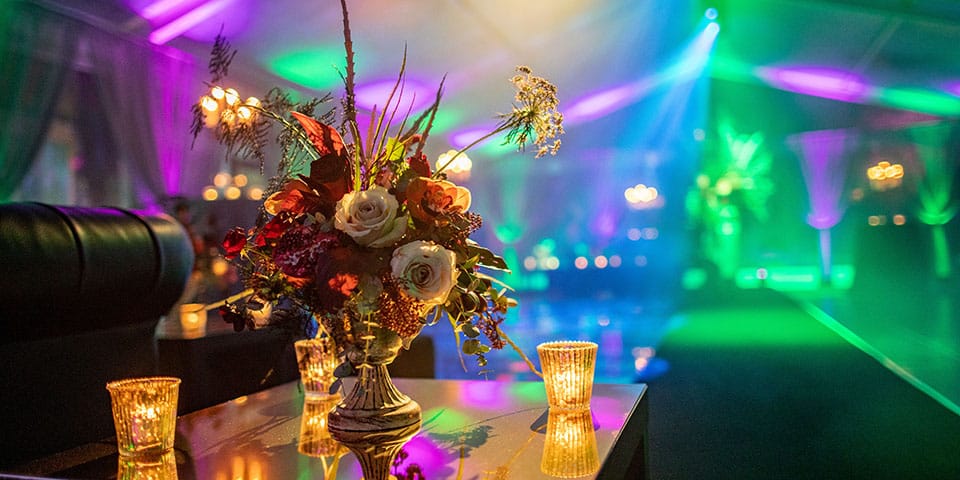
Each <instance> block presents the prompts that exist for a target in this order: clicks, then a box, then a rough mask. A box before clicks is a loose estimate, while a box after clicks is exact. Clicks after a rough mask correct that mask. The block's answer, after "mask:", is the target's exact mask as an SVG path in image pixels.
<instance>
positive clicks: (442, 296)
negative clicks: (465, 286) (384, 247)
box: [390, 240, 459, 305]
mask: <svg viewBox="0 0 960 480" xmlns="http://www.w3.org/2000/svg"><path fill="white" fill-rule="evenodd" d="M456 262H457V255H456V254H454V253H453V252H451V251H450V250H447V249H445V248H443V247H441V246H440V245H437V244H435V243H433V242H425V241H422V240H417V241H413V242H410V243H407V244H405V245H402V246H400V247H399V248H397V249H396V250H394V252H393V258H391V259H390V268H391V270H392V272H393V276H394V277H397V278H398V279H400V283H401V285H403V288H404V290H405V291H406V292H407V294H409V295H410V296H411V297H414V298H416V299H417V300H420V301H422V302H424V303H426V304H428V305H442V304H443V303H445V302H446V301H447V294H449V293H450V289H451V288H453V284H454V283H456V281H457V274H458V273H459V272H458V271H457V268H456Z"/></svg>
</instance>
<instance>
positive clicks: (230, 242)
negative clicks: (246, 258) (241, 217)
mask: <svg viewBox="0 0 960 480" xmlns="http://www.w3.org/2000/svg"><path fill="white" fill-rule="evenodd" d="M246 245H247V232H246V231H245V230H244V229H242V228H240V227H236V228H234V229H232V230H230V231H229V232H227V235H226V237H224V239H223V257H224V258H226V259H227V260H233V259H234V258H237V255H240V252H241V251H242V250H243V247H245V246H246Z"/></svg>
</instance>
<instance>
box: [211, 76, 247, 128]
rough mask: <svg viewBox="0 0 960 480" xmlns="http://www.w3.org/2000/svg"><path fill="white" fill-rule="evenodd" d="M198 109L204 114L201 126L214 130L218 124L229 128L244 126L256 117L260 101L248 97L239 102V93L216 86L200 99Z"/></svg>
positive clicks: (232, 89) (233, 89)
mask: <svg viewBox="0 0 960 480" xmlns="http://www.w3.org/2000/svg"><path fill="white" fill-rule="evenodd" d="M200 108H201V109H202V110H203V112H204V116H203V124H204V126H206V127H207V128H216V127H217V125H219V124H225V125H227V126H229V127H233V126H235V125H236V124H237V123H241V124H246V123H248V122H250V121H252V120H253V119H255V118H256V117H257V109H258V108H260V99H258V98H257V97H249V98H247V99H246V100H245V101H243V102H241V101H240V93H239V92H237V90H236V89H235V88H227V89H224V88H223V87H220V86H218V85H214V86H213V87H211V88H210V94H209V95H204V96H202V97H200Z"/></svg>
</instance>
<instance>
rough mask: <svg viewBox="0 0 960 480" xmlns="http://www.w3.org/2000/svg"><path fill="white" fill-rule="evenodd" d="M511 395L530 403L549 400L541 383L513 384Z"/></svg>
mask: <svg viewBox="0 0 960 480" xmlns="http://www.w3.org/2000/svg"><path fill="white" fill-rule="evenodd" d="M510 393H512V394H513V395H516V396H517V397H519V398H522V399H523V400H526V401H528V402H545V401H546V399H547V393H546V391H545V390H544V389H543V383H541V382H519V383H511V385H510Z"/></svg>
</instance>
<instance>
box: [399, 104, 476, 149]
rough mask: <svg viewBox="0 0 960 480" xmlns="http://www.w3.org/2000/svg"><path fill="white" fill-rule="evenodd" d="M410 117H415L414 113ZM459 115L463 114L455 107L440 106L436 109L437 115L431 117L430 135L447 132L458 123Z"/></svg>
mask: <svg viewBox="0 0 960 480" xmlns="http://www.w3.org/2000/svg"><path fill="white" fill-rule="evenodd" d="M411 117H414V118H415V116H414V115H411ZM461 117H463V115H461V114H460V113H459V112H458V111H457V110H455V109H449V108H448V109H443V108H441V109H440V110H438V111H437V115H436V116H434V117H433V126H432V127H430V135H431V136H435V135H440V134H444V133H447V132H449V131H450V129H451V128H453V127H455V126H457V125H458V124H459V123H460V121H461ZM434 138H435V137H434ZM451 148H453V147H451Z"/></svg>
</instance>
